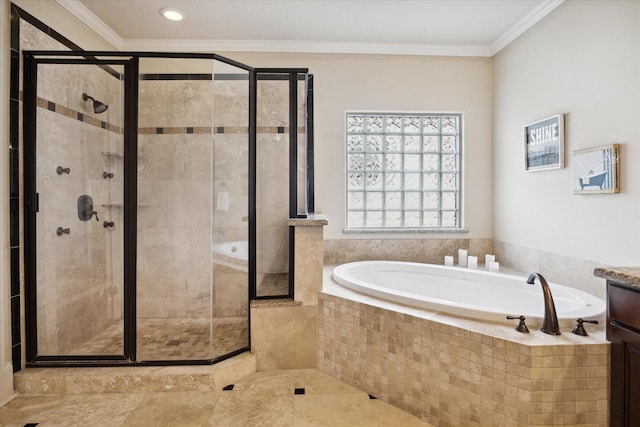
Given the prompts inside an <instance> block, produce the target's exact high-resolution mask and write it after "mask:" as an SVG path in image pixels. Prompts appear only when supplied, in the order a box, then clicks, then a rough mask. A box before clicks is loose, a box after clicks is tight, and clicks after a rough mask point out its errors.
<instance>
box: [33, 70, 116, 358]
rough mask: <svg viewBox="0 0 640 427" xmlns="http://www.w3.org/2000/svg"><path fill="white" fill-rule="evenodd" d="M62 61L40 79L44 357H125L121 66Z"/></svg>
mask: <svg viewBox="0 0 640 427" xmlns="http://www.w3.org/2000/svg"><path fill="white" fill-rule="evenodd" d="M61 62H62V63H47V61H43V62H42V63H38V65H37V67H36V71H35V75H36V77H37V79H34V83H35V81H37V85H36V95H37V107H36V108H35V129H34V131H35V137H36V140H35V165H34V169H35V170H34V174H33V175H34V180H35V196H36V197H37V199H36V200H37V203H36V204H35V206H34V208H35V209H34V210H36V212H35V259H36V272H35V279H36V280H35V302H36V304H35V305H36V307H35V308H36V310H35V313H37V316H36V327H37V354H38V356H45V357H47V356H53V357H55V356H61V355H66V356H68V355H78V356H80V355H82V356H91V357H93V356H105V357H111V358H123V354H124V327H123V298H124V295H123V291H124V286H123V228H124V227H123V218H122V195H123V182H124V181H123V169H122V166H123V165H122V160H123V105H124V102H123V98H124V96H123V95H124V84H123V81H122V80H121V79H120V76H122V75H123V74H124V66H123V65H121V64H114V63H110V64H108V63H102V64H100V66H98V65H96V64H95V63H94V64H92V63H90V62H89V61H87V62H84V63H81V62H78V60H76V62H78V63H65V62H64V61H61ZM70 62H73V61H70ZM94 62H97V61H94ZM32 114H33V113H32Z"/></svg>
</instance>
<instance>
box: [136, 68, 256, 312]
mask: <svg viewBox="0 0 640 427" xmlns="http://www.w3.org/2000/svg"><path fill="white" fill-rule="evenodd" d="M175 66H176V68H178V67H179V66H180V63H179V62H177V63H176V64H175ZM195 77H196V76H187V75H184V77H180V75H173V76H172V77H171V79H170V80H169V79H166V78H162V77H160V78H154V77H153V75H151V74H148V75H146V76H145V77H144V79H143V80H142V81H141V82H140V116H139V128H140V135H139V160H138V164H139V166H138V172H139V176H138V180H139V181H138V189H139V194H138V199H139V205H140V206H139V208H138V214H139V217H138V218H139V222H138V242H139V243H138V244H139V247H138V248H139V251H138V252H139V263H138V265H139V267H138V298H139V299H138V301H139V304H138V314H139V317H151V318H162V317H167V318H171V317H209V316H210V315H211V314H210V312H211V303H212V302H213V315H214V316H215V317H224V316H246V315H247V272H246V270H244V271H242V270H241V269H237V270H236V269H233V268H230V267H226V266H222V265H219V264H217V263H215V262H213V261H212V245H213V244H216V243H222V242H229V241H237V240H247V238H248V222H247V203H248V187H247V182H248V133H247V132H248V127H247V126H248V82H247V80H246V79H244V80H223V79H219V78H218V77H216V79H215V80H212V79H211V75H208V77H207V76H204V77H203V76H200V78H199V79H198V78H195ZM212 125H214V126H212ZM222 194H225V195H226V196H224V197H223V196H222ZM227 196H228V197H227ZM223 199H226V200H228V205H227V204H226V203H225V202H224V200H223ZM212 280H213V282H212ZM212 283H213V288H212ZM212 290H213V295H212V294H211V291H212Z"/></svg>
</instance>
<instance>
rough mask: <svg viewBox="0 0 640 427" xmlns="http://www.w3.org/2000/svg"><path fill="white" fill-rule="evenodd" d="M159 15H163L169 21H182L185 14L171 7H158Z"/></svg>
mask: <svg viewBox="0 0 640 427" xmlns="http://www.w3.org/2000/svg"><path fill="white" fill-rule="evenodd" d="M160 15H162V16H164V17H165V18H167V19H168V20H169V21H182V20H183V19H184V18H185V16H186V15H185V14H184V12H183V11H181V10H178V9H174V8H172V7H165V8H163V9H160Z"/></svg>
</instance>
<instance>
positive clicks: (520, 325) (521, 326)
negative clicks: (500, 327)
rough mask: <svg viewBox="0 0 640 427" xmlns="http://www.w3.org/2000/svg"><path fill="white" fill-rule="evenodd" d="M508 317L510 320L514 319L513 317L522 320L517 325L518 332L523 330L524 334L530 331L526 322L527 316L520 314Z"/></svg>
mask: <svg viewBox="0 0 640 427" xmlns="http://www.w3.org/2000/svg"><path fill="white" fill-rule="evenodd" d="M507 319H509V320H513V319H518V320H520V322H519V323H518V326H516V327H515V330H516V331H518V332H522V333H523V334H528V333H529V328H527V325H526V324H525V323H524V321H525V319H526V317H524V316H522V315H520V316H507Z"/></svg>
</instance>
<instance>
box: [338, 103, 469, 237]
mask: <svg viewBox="0 0 640 427" xmlns="http://www.w3.org/2000/svg"><path fill="white" fill-rule="evenodd" d="M461 119H462V117H461V115H459V114H417V113H415V114H414V113H408V114H398V113H347V135H346V137H347V144H346V145H347V229H350V230H358V229H364V230H366V229H446V228H461V223H460V215H461V211H460V200H461V195H460V178H461V176H460V173H461V171H460V164H461V163H460V150H461V147H460V139H461V126H462V125H461Z"/></svg>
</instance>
